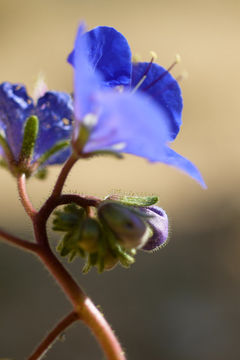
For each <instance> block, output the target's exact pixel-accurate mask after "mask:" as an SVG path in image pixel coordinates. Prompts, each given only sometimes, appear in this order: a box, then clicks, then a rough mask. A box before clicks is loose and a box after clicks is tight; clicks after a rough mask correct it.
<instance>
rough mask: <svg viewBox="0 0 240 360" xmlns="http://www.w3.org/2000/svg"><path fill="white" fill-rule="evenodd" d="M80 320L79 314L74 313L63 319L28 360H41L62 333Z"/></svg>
mask: <svg viewBox="0 0 240 360" xmlns="http://www.w3.org/2000/svg"><path fill="white" fill-rule="evenodd" d="M77 320H78V314H77V313H76V312H75V311H72V312H71V313H70V314H68V315H67V316H66V317H65V318H64V319H62V320H61V321H60V322H59V323H58V324H57V326H56V327H55V328H54V329H53V330H52V331H51V332H50V333H49V334H48V335H47V336H46V337H45V339H44V340H43V341H42V342H41V344H40V345H39V346H38V347H37V348H36V350H35V351H34V352H33V353H32V355H31V356H30V357H29V358H28V360H40V359H42V357H43V356H45V355H46V353H47V351H48V350H49V349H50V347H51V346H52V345H53V344H54V342H55V341H56V340H57V338H58V337H59V336H60V335H61V333H62V332H63V331H64V330H65V329H66V328H68V327H69V326H70V325H71V324H73V323H74V322H75V321H77Z"/></svg>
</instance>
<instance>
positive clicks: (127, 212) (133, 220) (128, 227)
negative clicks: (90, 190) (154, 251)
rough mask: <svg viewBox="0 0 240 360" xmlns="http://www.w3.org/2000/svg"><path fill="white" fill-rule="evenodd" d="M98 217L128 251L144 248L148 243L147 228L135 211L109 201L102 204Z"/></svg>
mask: <svg viewBox="0 0 240 360" xmlns="http://www.w3.org/2000/svg"><path fill="white" fill-rule="evenodd" d="M98 215H99V218H100V220H101V221H102V223H103V224H104V225H106V226H108V227H109V228H110V230H111V231H112V232H113V233H114V235H115V236H116V238H117V239H118V241H119V243H120V244H121V245H122V246H124V247H125V248H126V249H132V248H136V247H138V246H140V245H142V246H143V244H144V243H145V242H146V236H145V234H146V232H147V226H146V224H145V222H144V221H143V219H142V218H141V215H138V214H137V212H136V211H134V209H131V208H130V207H127V206H124V205H121V204H120V203H115V202H110V201H109V202H105V203H102V204H101V206H100V207H99V209H98Z"/></svg>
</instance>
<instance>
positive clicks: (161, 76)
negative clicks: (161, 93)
mask: <svg viewBox="0 0 240 360" xmlns="http://www.w3.org/2000/svg"><path fill="white" fill-rule="evenodd" d="M180 61H181V57H180V55H179V54H176V57H175V61H174V62H173V63H172V65H170V66H169V68H168V69H167V70H166V71H164V72H163V73H162V74H161V75H160V76H159V77H158V78H156V79H155V80H154V81H153V82H151V83H150V84H149V85H148V86H146V87H145V88H144V89H143V90H144V91H146V90H148V89H150V88H151V87H152V86H154V85H155V84H156V83H157V82H158V81H159V80H161V79H162V78H163V77H164V76H165V75H167V74H168V73H169V72H170V71H171V70H172V69H173V68H174V66H175V65H177V64H178V63H179V62H180Z"/></svg>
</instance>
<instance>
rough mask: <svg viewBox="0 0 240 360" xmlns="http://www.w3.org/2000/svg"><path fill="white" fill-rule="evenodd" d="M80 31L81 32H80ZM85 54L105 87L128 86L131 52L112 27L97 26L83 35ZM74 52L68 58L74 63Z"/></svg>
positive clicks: (122, 37) (121, 36) (124, 40)
mask: <svg viewBox="0 0 240 360" xmlns="http://www.w3.org/2000/svg"><path fill="white" fill-rule="evenodd" d="M81 31H82V30H81ZM83 39H84V41H85V43H86V49H85V53H86V54H87V56H88V59H87V60H88V61H89V63H90V64H91V66H92V68H93V69H94V70H96V71H98V72H99V73H100V74H101V76H102V81H103V84H104V85H105V86H118V85H125V86H126V85H129V84H130V78H131V67H132V66H131V50H130V47H129V45H128V42H127V40H126V39H125V37H124V36H123V35H122V34H121V33H120V32H118V31H117V30H115V29H114V28H112V27H107V26H98V27H96V28H95V29H93V30H91V31H88V32H86V33H85V34H84V35H83ZM76 49H78V48H76V46H75V50H73V51H72V53H71V54H70V55H69V57H68V61H69V62H70V64H72V65H74V63H75V59H74V58H75V51H76Z"/></svg>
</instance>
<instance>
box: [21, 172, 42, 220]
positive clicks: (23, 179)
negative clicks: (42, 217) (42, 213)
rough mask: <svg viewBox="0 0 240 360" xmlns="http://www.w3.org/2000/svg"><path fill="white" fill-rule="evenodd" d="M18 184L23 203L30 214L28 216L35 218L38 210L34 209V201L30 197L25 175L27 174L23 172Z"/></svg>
mask: <svg viewBox="0 0 240 360" xmlns="http://www.w3.org/2000/svg"><path fill="white" fill-rule="evenodd" d="M17 185H18V193H19V197H20V200H21V203H22V205H23V207H24V209H25V211H26V213H27V214H28V216H29V217H30V218H31V219H33V218H34V216H35V215H36V213H37V212H36V210H35V209H34V207H33V205H32V203H31V201H30V199H29V197H28V194H27V191H26V176H25V174H21V175H20V176H19V177H18V179H17Z"/></svg>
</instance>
